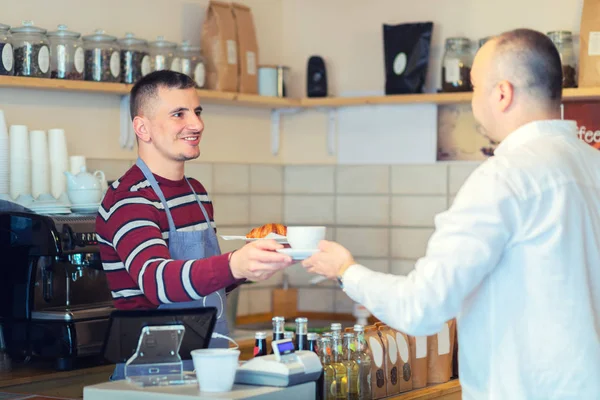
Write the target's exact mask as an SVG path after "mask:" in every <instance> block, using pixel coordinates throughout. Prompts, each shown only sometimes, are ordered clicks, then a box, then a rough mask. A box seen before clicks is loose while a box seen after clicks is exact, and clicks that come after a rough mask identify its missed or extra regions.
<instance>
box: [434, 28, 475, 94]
mask: <svg viewBox="0 0 600 400" xmlns="http://www.w3.org/2000/svg"><path fill="white" fill-rule="evenodd" d="M472 65H473V54H472V51H471V41H470V40H469V39H468V38H463V37H457V38H448V39H447V40H446V51H445V53H444V58H443V60H442V92H470V91H471V90H472V86H471V66H472Z"/></svg>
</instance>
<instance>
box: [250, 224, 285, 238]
mask: <svg viewBox="0 0 600 400" xmlns="http://www.w3.org/2000/svg"><path fill="white" fill-rule="evenodd" d="M269 233H276V234H278V235H281V236H285V235H286V233H287V227H286V226H285V225H281V224H265V225H263V226H259V227H257V228H254V229H252V230H251V231H250V232H248V234H247V235H246V237H247V238H251V239H262V238H264V237H265V236H267V235H268V234H269Z"/></svg>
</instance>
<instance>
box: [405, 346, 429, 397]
mask: <svg viewBox="0 0 600 400" xmlns="http://www.w3.org/2000/svg"><path fill="white" fill-rule="evenodd" d="M408 339H409V343H410V358H411V360H412V365H411V369H412V385H413V389H420V388H424V387H425V386H427V359H428V354H427V336H416V337H415V336H409V337H408Z"/></svg>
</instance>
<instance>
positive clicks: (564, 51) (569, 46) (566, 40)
mask: <svg viewBox="0 0 600 400" xmlns="http://www.w3.org/2000/svg"><path fill="white" fill-rule="evenodd" d="M548 37H549V38H550V40H552V43H554V45H555V46H556V49H557V50H558V54H559V55H560V62H561V65H562V73H563V84H562V87H563V88H574V87H577V60H576V57H575V50H574V49H573V34H572V33H571V32H570V31H553V32H548Z"/></svg>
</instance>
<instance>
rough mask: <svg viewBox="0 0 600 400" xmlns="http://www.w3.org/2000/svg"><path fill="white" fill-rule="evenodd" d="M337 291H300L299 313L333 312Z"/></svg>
mask: <svg viewBox="0 0 600 400" xmlns="http://www.w3.org/2000/svg"><path fill="white" fill-rule="evenodd" d="M335 290H336V289H332V288H315V289H300V290H299V291H298V311H299V312H304V311H315V312H331V311H332V310H333V309H334V297H335Z"/></svg>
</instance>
